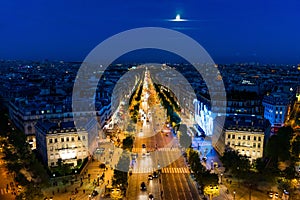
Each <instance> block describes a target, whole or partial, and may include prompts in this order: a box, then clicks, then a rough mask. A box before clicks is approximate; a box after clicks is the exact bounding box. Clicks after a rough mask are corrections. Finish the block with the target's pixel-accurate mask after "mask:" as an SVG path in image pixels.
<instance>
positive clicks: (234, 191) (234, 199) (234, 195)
mask: <svg viewBox="0 0 300 200" xmlns="http://www.w3.org/2000/svg"><path fill="white" fill-rule="evenodd" d="M233 200H235V190H234V191H233Z"/></svg>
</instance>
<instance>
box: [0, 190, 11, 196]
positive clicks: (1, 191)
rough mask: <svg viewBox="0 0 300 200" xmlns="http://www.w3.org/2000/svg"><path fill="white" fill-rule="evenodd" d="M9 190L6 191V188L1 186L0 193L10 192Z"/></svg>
mask: <svg viewBox="0 0 300 200" xmlns="http://www.w3.org/2000/svg"><path fill="white" fill-rule="evenodd" d="M8 193H9V191H6V188H0V195H5V194H8Z"/></svg>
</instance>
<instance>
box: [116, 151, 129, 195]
mask: <svg viewBox="0 0 300 200" xmlns="http://www.w3.org/2000/svg"><path fill="white" fill-rule="evenodd" d="M129 164H130V158H129V154H128V152H126V151H125V152H124V151H123V153H122V155H121V157H120V159H119V162H118V164H117V167H116V169H115V170H114V176H113V180H112V185H113V186H118V185H119V186H121V188H123V189H125V188H126V186H127V184H128V183H127V179H128V171H129Z"/></svg>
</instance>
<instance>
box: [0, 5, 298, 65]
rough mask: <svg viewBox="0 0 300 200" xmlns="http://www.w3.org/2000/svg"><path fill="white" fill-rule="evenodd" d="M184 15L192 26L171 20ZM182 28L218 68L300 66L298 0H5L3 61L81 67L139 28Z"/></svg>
mask: <svg viewBox="0 0 300 200" xmlns="http://www.w3.org/2000/svg"><path fill="white" fill-rule="evenodd" d="M176 14H180V15H181V17H182V18H184V19H188V20H189V21H186V22H173V21H168V19H172V18H175V16H176ZM146 26H154V27H164V28H171V29H174V30H178V31H180V32H182V33H185V34H187V35H189V36H191V37H192V38H194V39H195V40H197V41H198V42H199V43H200V44H201V45H202V46H203V47H204V48H205V49H206V50H207V51H208V53H209V54H210V55H211V57H212V58H213V59H214V61H215V62H216V63H233V62H251V61H253V62H260V63H270V64H273V63H276V64H298V63H300V1H298V0H289V1H278V0H251V1H245V0H195V1H190V0H189V1H176V0H175V1H174V0H173V1H165V0H160V1H159V0H152V1H150V0H127V1H125V0H123V1H114V0H112V1H109V0H106V1H101V0H98V1H96V0H94V1H87V0H81V1H79V0H72V1H61V0H51V1H46V0H39V1H30V0H29V1H21V0H19V1H17V0H2V1H0V41H1V44H0V59H26V60H28V59H29V60H42V59H49V60H66V61H83V60H84V58H85V56H87V54H88V53H89V52H90V51H91V50H92V49H93V48H94V47H95V46H97V45H98V44H99V43H100V42H101V41H103V40H105V39H106V38H108V37H110V36H112V35H114V34H117V33H119V32H121V31H125V30H128V29H132V28H138V27H146Z"/></svg>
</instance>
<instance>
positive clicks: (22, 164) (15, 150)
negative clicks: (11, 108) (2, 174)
mask: <svg viewBox="0 0 300 200" xmlns="http://www.w3.org/2000/svg"><path fill="white" fill-rule="evenodd" d="M6 113H7V112H6V111H3V112H2V114H1V116H0V121H1V126H0V127H1V136H2V137H1V146H3V153H4V154H5V156H4V160H5V161H6V167H7V169H8V170H9V172H10V173H12V174H14V178H15V181H16V182H17V183H18V184H20V185H22V186H24V187H25V190H24V191H23V192H21V193H20V194H18V195H17V197H16V199H24V198H25V199H32V200H35V199H36V200H38V199H42V198H43V194H42V192H41V187H40V186H45V185H47V184H48V175H47V171H46V169H45V168H44V167H43V165H42V164H41V163H40V162H39V161H38V159H37V158H36V155H35V154H34V152H32V151H31V149H30V146H29V144H28V143H27V142H26V136H25V135H24V134H23V133H21V132H20V131H18V130H17V129H16V128H14V127H13V126H12V124H10V122H9V120H8V115H7V114H6ZM22 169H23V170H25V171H28V172H30V174H31V175H32V178H35V182H34V181H32V180H29V179H28V178H27V177H25V175H24V174H23V173H21V170H22ZM37 184H39V186H38V185H37Z"/></svg>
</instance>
